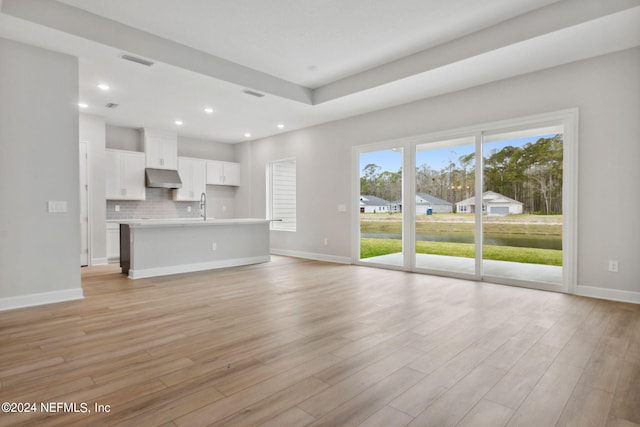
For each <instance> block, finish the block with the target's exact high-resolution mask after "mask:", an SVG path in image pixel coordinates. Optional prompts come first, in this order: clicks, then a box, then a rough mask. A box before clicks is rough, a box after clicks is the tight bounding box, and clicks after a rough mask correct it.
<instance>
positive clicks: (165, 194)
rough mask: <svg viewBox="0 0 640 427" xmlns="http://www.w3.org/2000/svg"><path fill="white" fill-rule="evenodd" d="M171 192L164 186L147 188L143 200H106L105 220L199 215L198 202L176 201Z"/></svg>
mask: <svg viewBox="0 0 640 427" xmlns="http://www.w3.org/2000/svg"><path fill="white" fill-rule="evenodd" d="M171 192H172V190H169V189H166V188H147V189H146V199H145V200H107V215H106V216H107V220H114V219H140V218H150V219H166V218H197V217H198V216H199V215H200V202H176V201H175V200H173V199H172V193H171ZM116 205H118V206H119V208H120V210H119V212H116ZM189 207H190V208H191V212H189Z"/></svg>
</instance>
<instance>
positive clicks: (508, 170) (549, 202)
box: [482, 127, 563, 285]
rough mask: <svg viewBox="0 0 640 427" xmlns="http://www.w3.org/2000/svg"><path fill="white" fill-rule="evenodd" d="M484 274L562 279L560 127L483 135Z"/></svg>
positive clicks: (536, 279)
mask: <svg viewBox="0 0 640 427" xmlns="http://www.w3.org/2000/svg"><path fill="white" fill-rule="evenodd" d="M482 152H483V164H484V168H483V192H482V209H483V217H482V218H483V219H482V222H483V225H482V230H483V236H482V242H483V245H482V272H483V276H486V277H492V278H494V279H498V280H500V279H502V280H505V279H506V280H509V281H512V282H535V283H540V284H545V285H561V284H562V258H563V257H562V222H563V218H562V210H563V207H562V193H563V133H562V129H561V128H558V127H555V128H547V129H531V130H524V131H518V132H506V133H494V134H486V135H484V137H483V144H482Z"/></svg>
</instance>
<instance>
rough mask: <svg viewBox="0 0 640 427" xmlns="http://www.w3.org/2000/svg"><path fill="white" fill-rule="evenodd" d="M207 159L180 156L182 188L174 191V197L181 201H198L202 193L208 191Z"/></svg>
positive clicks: (179, 172) (179, 169) (179, 167)
mask: <svg viewBox="0 0 640 427" xmlns="http://www.w3.org/2000/svg"><path fill="white" fill-rule="evenodd" d="M206 163H207V162H206V160H202V159H192V158H189V157H178V175H180V180H181V181H182V188H178V189H176V190H174V191H173V199H174V200H180V201H198V200H200V195H201V194H202V193H206V192H207V184H206Z"/></svg>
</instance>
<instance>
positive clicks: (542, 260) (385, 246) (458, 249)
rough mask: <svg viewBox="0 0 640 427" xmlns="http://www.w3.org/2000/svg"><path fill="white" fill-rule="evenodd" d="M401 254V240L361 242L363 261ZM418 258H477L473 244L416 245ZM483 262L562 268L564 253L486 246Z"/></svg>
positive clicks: (437, 243) (423, 243)
mask: <svg viewBox="0 0 640 427" xmlns="http://www.w3.org/2000/svg"><path fill="white" fill-rule="evenodd" d="M397 252H402V241H401V240H398V239H372V238H361V239H360V257H361V258H363V259H364V258H370V257H374V256H378V255H387V254H392V253H397ZM416 252H417V253H419V254H433V255H448V256H458V257H464V258H474V257H475V246H474V245H473V244H470V243H449V242H423V241H419V242H417V245H416ZM483 255H484V259H491V260H498V261H512V262H522V263H527V264H545V265H562V251H561V250H554V249H534V248H516V247H511V246H490V245H484V246H483Z"/></svg>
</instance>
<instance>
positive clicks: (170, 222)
mask: <svg viewBox="0 0 640 427" xmlns="http://www.w3.org/2000/svg"><path fill="white" fill-rule="evenodd" d="M116 222H118V223H120V224H128V225H129V227H132V228H154V227H203V226H217V225H233V224H237V225H241V224H266V223H268V222H270V221H269V220H268V219H261V218H229V219H213V218H207V220H206V221H204V220H203V219H202V218H176V219H133V220H118V221H116Z"/></svg>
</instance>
